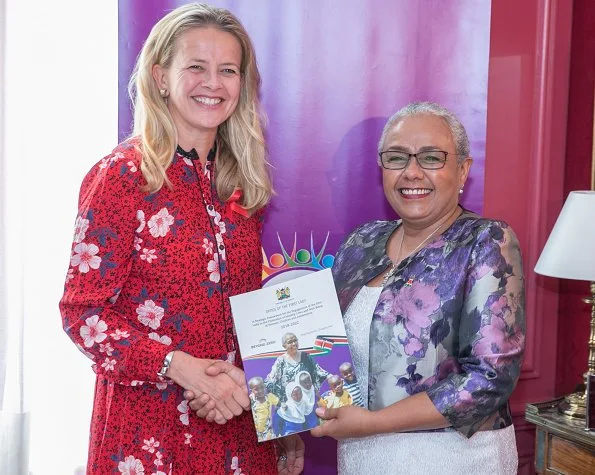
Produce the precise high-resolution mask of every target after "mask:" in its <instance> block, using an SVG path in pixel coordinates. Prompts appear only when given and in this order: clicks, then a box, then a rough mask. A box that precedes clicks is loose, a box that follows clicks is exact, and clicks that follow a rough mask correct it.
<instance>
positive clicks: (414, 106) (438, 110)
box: [378, 102, 470, 162]
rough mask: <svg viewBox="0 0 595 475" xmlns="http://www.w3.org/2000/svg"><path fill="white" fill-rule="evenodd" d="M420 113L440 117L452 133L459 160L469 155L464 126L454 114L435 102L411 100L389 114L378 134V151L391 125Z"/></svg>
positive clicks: (467, 139) (380, 149) (467, 138)
mask: <svg viewBox="0 0 595 475" xmlns="http://www.w3.org/2000/svg"><path fill="white" fill-rule="evenodd" d="M422 114H429V115H434V116H436V117H440V118H441V119H442V120H443V121H444V122H445V124H446V126H447V127H448V128H449V130H450V134H451V135H452V140H453V142H454V143H455V149H456V152H457V155H458V156H459V161H460V162H462V161H463V160H464V159H465V158H467V157H468V156H469V153H470V150H469V137H467V131H466V130H465V126H464V125H463V124H462V123H461V121H460V120H459V119H458V118H457V116H456V115H454V114H453V113H452V112H451V111H449V110H448V109H446V108H445V107H442V106H441V105H439V104H436V103H435V102H412V103H410V104H407V105H406V106H405V107H403V108H402V109H401V110H399V111H398V112H397V113H395V114H394V115H393V116H391V118H390V119H388V121H387V122H386V125H385V126H384V129H382V135H381V136H380V141H379V142H378V152H382V147H383V146H384V141H385V139H386V136H387V134H388V132H389V131H390V129H391V128H392V127H393V125H395V124H396V123H397V122H398V121H399V120H400V119H403V118H404V117H410V116H414V115H422Z"/></svg>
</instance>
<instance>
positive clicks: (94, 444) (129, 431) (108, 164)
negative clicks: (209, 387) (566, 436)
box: [60, 142, 277, 475]
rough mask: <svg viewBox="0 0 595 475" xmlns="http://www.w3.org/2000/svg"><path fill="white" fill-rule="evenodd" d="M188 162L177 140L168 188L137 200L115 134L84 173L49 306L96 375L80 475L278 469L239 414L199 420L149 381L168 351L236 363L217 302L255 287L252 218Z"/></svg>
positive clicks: (225, 306)
mask: <svg viewBox="0 0 595 475" xmlns="http://www.w3.org/2000/svg"><path fill="white" fill-rule="evenodd" d="M193 158H194V160H193ZM196 158H198V157H196V156H192V155H191V154H187V153H185V152H184V151H182V150H181V149H179V148H178V151H177V152H176V155H175V157H174V160H173V163H172V164H171V166H170V167H169V169H168V170H167V175H168V177H169V179H170V181H171V184H172V187H171V188H168V187H167V186H166V185H164V186H163V188H162V189H161V190H160V191H158V192H157V193H153V194H147V193H144V192H142V191H141V190H140V186H141V185H142V184H143V183H144V180H143V178H142V173H141V170H140V155H139V153H138V152H137V151H136V150H135V148H134V146H133V143H131V142H125V143H123V144H121V145H119V146H118V147H117V148H116V149H115V150H114V151H113V152H112V153H111V154H110V155H108V156H107V157H105V158H104V159H102V160H101V161H100V162H99V163H97V164H96V165H95V166H94V167H93V168H92V169H91V171H90V172H89V173H88V174H87V176H86V177H85V179H84V181H83V184H82V187H81V193H80V199H79V212H78V216H77V219H76V227H75V234H74V244H73V248H72V255H71V258H70V268H69V270H68V274H67V278H66V285H65V292H64V296H63V298H62V300H61V302H60V309H61V312H62V319H63V325H64V329H65V331H66V333H68V335H69V336H70V338H71V339H72V340H73V341H74V342H75V344H76V345H77V346H78V347H79V349H80V350H81V351H82V352H83V353H85V354H86V355H87V356H88V357H89V358H91V359H92V360H93V362H94V364H93V369H94V371H95V373H96V374H97V378H96V388H95V401H94V408H93V416H92V421H91V434H90V445H89V459H88V467H87V473H91V474H101V475H104V474H111V473H126V474H157V475H166V474H174V475H185V474H188V475H190V474H192V475H195V474H201V473H208V474H210V475H216V474H240V473H242V474H249V475H257V474H269V473H270V474H274V473H277V470H276V465H275V458H274V449H273V446H272V444H271V443H268V442H265V443H258V442H257V439H256V433H255V431H254V424H253V420H252V416H251V414H249V413H247V412H244V414H243V415H242V416H240V417H236V418H234V419H232V420H231V421H229V422H228V423H227V424H225V425H224V426H219V425H217V424H214V423H210V424H209V423H206V422H204V421H203V420H201V419H198V418H197V417H196V415H195V414H193V413H192V411H191V410H189V408H188V404H187V403H186V401H185V400H184V398H183V396H182V393H183V389H182V388H181V387H179V386H178V385H176V384H173V383H172V382H168V381H166V380H163V379H161V378H160V377H159V376H157V372H158V371H159V369H160V368H161V366H162V365H163V359H164V357H165V355H166V354H167V353H168V352H170V351H172V350H174V349H178V350H183V351H185V352H187V353H189V354H191V355H194V356H196V357H198V358H212V359H227V360H229V361H234V362H235V363H236V364H238V365H239V356H238V354H237V352H236V351H235V350H236V349H237V341H236V339H235V337H234V335H233V324H232V319H231V311H230V306H229V300H228V297H229V296H230V295H235V294H239V293H242V292H247V291H250V290H254V289H257V288H259V287H260V281H261V264H262V255H261V249H260V232H261V222H260V219H259V218H258V217H251V218H245V217H243V216H241V215H240V214H237V213H236V212H235V211H234V210H232V209H231V207H230V204H229V203H223V202H221V201H220V200H219V198H218V197H217V193H216V190H215V186H214V182H213V181H212V174H213V173H214V171H215V170H214V162H213V161H207V165H206V166H205V167H204V168H203V167H202V166H201V164H200V161H199V160H196ZM209 158H212V156H210V157H209Z"/></svg>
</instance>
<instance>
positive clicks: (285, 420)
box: [244, 333, 363, 442]
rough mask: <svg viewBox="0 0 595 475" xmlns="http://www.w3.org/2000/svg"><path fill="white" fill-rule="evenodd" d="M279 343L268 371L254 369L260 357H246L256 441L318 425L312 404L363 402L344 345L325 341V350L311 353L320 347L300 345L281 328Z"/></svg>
mask: <svg viewBox="0 0 595 475" xmlns="http://www.w3.org/2000/svg"><path fill="white" fill-rule="evenodd" d="M327 339H328V337H324V340H325V341H326V340H327ZM316 341H318V342H320V337H317V338H316ZM281 343H282V346H283V348H284V349H285V351H284V352H283V353H282V354H280V355H278V356H277V357H276V358H275V361H274V363H273V365H272V366H270V371H269V372H268V374H267V375H266V377H263V376H261V375H254V374H253V373H252V370H253V369H254V370H256V369H257V367H260V368H262V367H263V365H262V363H263V360H255V359H250V360H247V361H245V362H244V365H245V367H244V369H245V372H246V378H247V379H248V388H249V390H250V401H251V406H252V416H253V417H254V426H255V428H256V435H257V437H258V441H259V442H263V441H265V440H271V439H275V438H278V437H284V436H286V435H290V434H295V433H297V432H302V431H306V430H310V429H312V428H314V427H316V426H317V425H319V424H320V423H321V420H320V419H319V418H318V416H317V415H316V412H315V410H316V407H342V406H347V405H352V404H355V405H359V406H363V403H362V400H361V391H360V388H359V383H358V381H357V378H356V376H355V373H354V371H353V365H352V364H351V361H350V359H351V358H350V355H349V349H348V347H347V345H340V344H339V345H335V344H332V345H325V346H330V348H327V349H326V350H327V351H325V352H324V353H323V354H319V355H317V356H312V355H311V353H319V352H320V350H319V349H317V348H316V346H315V347H310V348H302V349H300V348H299V343H298V338H297V336H296V335H295V334H293V333H285V334H284V335H283V336H282V338H281ZM328 350H330V351H328ZM333 351H334V352H335V353H334V354H333ZM345 358H347V359H348V361H345ZM264 361H266V360H264ZM268 361H270V358H269V359H268ZM319 361H320V363H319ZM269 364H270V363H269ZM265 368H266V366H265ZM325 368H329V369H336V371H335V372H334V373H332V372H329V371H327V370H326V369H325Z"/></svg>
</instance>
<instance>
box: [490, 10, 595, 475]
mask: <svg viewBox="0 0 595 475" xmlns="http://www.w3.org/2000/svg"><path fill="white" fill-rule="evenodd" d="M587 3H591V5H592V4H593V2H592V0H577V1H576V4H577V12H576V13H577V15H578V14H579V13H578V12H579V11H580V8H583V9H586V8H587ZM588 8H589V9H592V6H589V7H588ZM572 15H573V2H572V1H570V0H524V1H522V2H519V1H517V0H494V1H493V2H492V18H491V20H492V21H491V35H490V66H489V79H488V119H487V144H486V174H485V177H486V178H485V205H484V215H485V216H489V217H495V218H501V219H504V220H506V221H508V222H509V223H510V224H511V225H512V227H513V229H514V230H515V231H516V233H517V235H518V237H519V240H520V242H521V246H522V249H523V260H524V266H525V277H526V291H527V300H526V308H527V346H526V355H525V362H524V365H523V371H522V374H521V379H520V381H519V384H518V386H517V389H516V390H515V393H514V395H513V398H512V409H513V415H514V416H515V427H516V431H517V444H518V447H519V456H520V469H519V472H520V473H523V474H525V473H526V474H528V473H534V470H533V453H534V434H535V427H534V426H533V425H531V424H528V423H526V422H525V420H524V410H525V404H526V403H527V402H536V401H543V400H547V399H552V398H553V397H555V396H556V395H557V388H558V386H559V384H558V378H557V376H558V372H564V371H565V369H564V365H565V361H559V360H558V358H557V353H556V349H557V348H558V347H560V348H563V347H564V345H566V343H567V340H568V342H570V341H573V340H572V337H573V336H574V335H573V332H569V333H568V338H566V336H565V337H562V336H559V335H558V321H559V320H560V323H561V326H563V327H564V328H566V326H565V325H564V324H563V320H566V321H569V320H571V319H569V318H566V316H565V315H562V316H561V318H560V319H558V305H559V302H560V301H564V300H563V299H565V298H566V296H565V295H562V296H560V294H559V289H558V287H559V285H560V282H559V281H558V280H557V279H552V278H547V277H543V276H538V275H537V274H535V272H533V268H534V266H535V263H536V262H537V259H538V257H539V254H540V252H541V249H542V248H543V245H544V244H545V241H546V240H547V237H548V235H549V232H550V231H551V229H552V227H553V224H554V222H555V220H556V217H557V215H558V213H559V211H560V209H561V207H562V204H563V200H564V197H565V186H566V185H567V183H566V182H565V160H564V157H565V155H566V150H567V147H566V138H567V114H568V105H569V102H568V99H569V94H568V91H569V77H570V74H569V72H570V65H571V37H572V20H573V16H572ZM591 31H593V30H591ZM585 33H587V32H586V31H585ZM576 50H578V47H577V48H576ZM577 52H578V51H577ZM573 84H574V83H573ZM591 90H592V89H591ZM584 100H585V101H587V100H588V101H589V104H590V107H591V111H592V106H593V101H592V95H591V96H590V99H589V98H584ZM572 114H574V110H571V115H572ZM577 120H584V119H577ZM588 157H589V161H590V154H589V156H588ZM577 159H578V158H577ZM569 186H571V188H572V187H573V186H574V183H573V184H572V185H569ZM577 323H578V320H577ZM585 338H586V336H585ZM585 361H586V360H585ZM557 365H558V368H557ZM582 367H583V366H581V368H582Z"/></svg>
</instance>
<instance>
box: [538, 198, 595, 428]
mask: <svg viewBox="0 0 595 475" xmlns="http://www.w3.org/2000/svg"><path fill="white" fill-rule="evenodd" d="M535 272H537V273H538V274H542V275H546V276H550V277H559V278H562V279H577V280H587V281H590V282H591V297H590V298H585V299H583V301H584V302H585V303H590V304H591V333H590V335H589V342H588V343H589V361H588V370H587V372H586V373H585V374H584V377H585V381H586V380H587V379H588V378H589V376H595V191H572V192H570V194H569V195H568V198H567V199H566V202H565V203H564V206H563V208H562V211H561V212H560V215H559V216H558V219H557V220H556V224H555V225H554V229H553V230H552V232H551V234H550V236H549V238H548V240H547V242H546V244H545V247H544V248H543V251H542V252H541V255H540V256H539V260H538V261H537V264H536V265H535ZM560 411H561V412H563V413H564V414H567V415H569V416H574V417H581V418H584V417H585V414H586V393H584V392H577V393H573V394H570V395H568V396H566V397H565V398H564V401H563V402H562V403H561V404H560Z"/></svg>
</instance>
